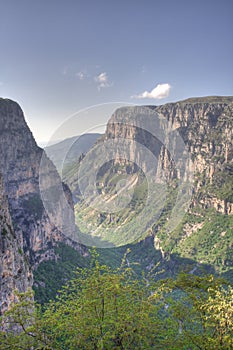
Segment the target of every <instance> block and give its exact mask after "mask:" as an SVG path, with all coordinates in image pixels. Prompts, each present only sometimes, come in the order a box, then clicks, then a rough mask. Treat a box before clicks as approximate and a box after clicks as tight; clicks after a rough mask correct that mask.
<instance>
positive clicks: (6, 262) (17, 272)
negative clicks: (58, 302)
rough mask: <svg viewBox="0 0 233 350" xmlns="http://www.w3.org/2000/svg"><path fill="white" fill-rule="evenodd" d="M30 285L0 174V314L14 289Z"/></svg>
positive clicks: (28, 274) (29, 275)
mask: <svg viewBox="0 0 233 350" xmlns="http://www.w3.org/2000/svg"><path fill="white" fill-rule="evenodd" d="M31 285H32V273H31V270H30V267H29V262H28V260H27V258H26V256H25V254H24V250H23V236H22V234H19V233H18V236H16V234H15V232H14V228H13V225H12V220H11V216H10V212H9V204H8V199H7V195H6V193H5V189H4V185H3V181H2V177H1V176H0V315H1V314H2V313H3V312H4V311H5V310H7V309H8V307H9V305H10V303H11V302H12V301H14V298H15V296H14V291H15V290H18V291H19V292H25V291H26V290H27V288H28V287H31Z"/></svg>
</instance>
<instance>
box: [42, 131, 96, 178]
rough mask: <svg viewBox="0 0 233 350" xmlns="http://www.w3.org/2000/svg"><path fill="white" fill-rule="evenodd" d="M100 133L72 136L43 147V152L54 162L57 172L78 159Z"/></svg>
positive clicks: (60, 171)
mask: <svg viewBox="0 0 233 350" xmlns="http://www.w3.org/2000/svg"><path fill="white" fill-rule="evenodd" d="M100 137H101V134H98V133H93V134H84V135H81V136H74V137H70V138H68V139H65V140H63V141H61V142H58V143H56V144H54V145H51V146H48V147H45V152H46V154H47V155H48V157H49V158H50V159H51V160H52V161H53V163H54V164H55V166H56V168H57V170H58V172H59V173H60V174H61V173H62V168H63V167H64V166H66V167H67V166H68V165H70V164H73V163H75V162H77V161H78V159H79V157H80V156H81V155H82V154H85V153H87V152H88V151H89V149H90V148H91V147H92V146H93V145H94V144H95V142H96V141H97V139H98V138H100Z"/></svg>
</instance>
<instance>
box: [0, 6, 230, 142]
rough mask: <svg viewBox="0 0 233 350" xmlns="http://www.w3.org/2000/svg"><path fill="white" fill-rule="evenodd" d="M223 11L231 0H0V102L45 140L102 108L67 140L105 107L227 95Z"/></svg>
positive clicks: (103, 114)
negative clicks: (12, 105) (11, 104)
mask: <svg viewBox="0 0 233 350" xmlns="http://www.w3.org/2000/svg"><path fill="white" fill-rule="evenodd" d="M232 13H233V1H232V0H221V1H219V0H217V1H216V0H212V1H211V0H195V1H194V0H192V1H190V0H176V1H174V0H161V1H160V0H145V1H142V0H141V1H139V0H114V1H113V0H105V1H104V0H92V1H91V0H85V1H80V0H40V1H39V0H20V1H19V0H0V97H4V98H10V99H13V100H15V101H17V102H18V103H19V104H20V105H21V107H22V109H23V111H24V113H25V117H26V120H27V123H28V125H29V127H30V128H31V130H32V132H33V134H34V136H35V138H36V140H37V142H45V141H48V140H49V139H50V138H51V137H52V135H53V134H54V132H55V131H56V129H57V128H58V127H59V126H60V125H62V123H63V122H64V121H65V120H67V119H69V118H70V116H73V115H75V114H76V113H77V112H79V111H80V110H85V108H88V107H91V106H95V105H102V104H104V105H103V106H108V108H107V109H106V110H105V107H103V109H102V110H101V109H98V108H99V107H98V108H97V109H98V111H96V115H95V113H94V112H95V108H93V113H91V116H88V118H91V122H90V120H89V121H88V120H87V116H85V115H84V114H82V113H81V114H79V123H80V129H79V128H78V127H77V129H76V130H73V134H79V133H81V132H83V131H81V130H84V129H85V128H86V129H87V130H89V129H93V127H94V126H95V125H100V124H104V123H106V121H107V119H108V118H109V117H110V115H109V114H108V113H111V111H110V109H111V108H109V106H110V105H111V103H112V102H114V103H116V104H118V103H119V102H123V103H124V104H145V105H151V104H153V105H160V104H164V103H167V102H175V101H178V100H182V99H185V98H189V97H194V96H208V95H232V94H233V21H232ZM119 105H120V104H119ZM113 106H114V108H115V104H113ZM98 113H99V115H98V116H97V114H98Z"/></svg>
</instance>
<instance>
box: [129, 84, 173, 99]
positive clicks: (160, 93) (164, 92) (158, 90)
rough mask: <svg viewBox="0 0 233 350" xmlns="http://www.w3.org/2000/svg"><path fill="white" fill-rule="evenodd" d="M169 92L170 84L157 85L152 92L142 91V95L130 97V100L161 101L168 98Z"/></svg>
mask: <svg viewBox="0 0 233 350" xmlns="http://www.w3.org/2000/svg"><path fill="white" fill-rule="evenodd" d="M170 90H171V85H170V84H168V83H166V84H158V85H156V87H155V88H154V89H153V90H151V91H144V92H143V93H142V94H139V95H136V96H132V98H154V99H158V100H161V99H163V98H166V97H168V96H169V93H170Z"/></svg>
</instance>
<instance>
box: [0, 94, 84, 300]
mask: <svg viewBox="0 0 233 350" xmlns="http://www.w3.org/2000/svg"><path fill="white" fill-rule="evenodd" d="M0 154H1V157H0V173H1V174H2V178H1V188H0V198H1V203H2V208H1V211H2V214H1V221H0V224H1V248H2V255H1V259H2V262H3V263H2V265H1V269H2V270H1V275H2V281H1V282H0V285H1V288H2V293H3V294H2V299H3V301H4V303H5V304H8V300H10V299H12V298H13V297H12V290H13V289H14V288H17V289H19V290H20V291H25V290H26V288H27V287H28V286H31V285H32V276H31V274H30V272H29V268H28V264H27V263H26V261H27V260H28V261H29V263H30V264H31V265H32V266H33V265H35V264H37V263H38V262H41V261H43V260H44V259H46V258H48V256H50V255H51V254H50V250H51V251H52V247H53V245H54V244H55V243H56V242H58V241H62V242H64V243H67V244H71V245H72V244H73V243H72V241H71V239H70V237H71V236H72V234H74V232H75V222H74V213H73V202H72V196H71V193H70V190H69V188H68V187H67V186H66V185H64V184H62V183H61V179H60V177H59V175H58V173H57V171H56V168H55V166H54V165H53V163H52V162H51V161H50V160H49V159H48V158H47V156H46V155H45V154H44V152H43V150H42V149H41V148H39V147H38V146H37V145H36V142H35V140H34V138H33V135H32V133H31V131H30V130H29V128H28V126H27V124H26V122H25V119H24V115H23V112H22V110H21V108H20V107H19V105H18V104H17V103H16V102H13V101H11V100H6V99H0ZM42 159H43V167H41V166H40V164H41V160H42ZM56 186H58V187H59V188H60V189H61V191H60V192H58V193H57V191H56V190H57V188H58V187H56ZM43 192H45V194H44V193H43ZM48 193H53V196H50V197H49V198H48ZM6 195H7V198H6ZM45 203H47V205H46V208H45V206H44V204H45ZM74 246H75V248H77V249H80V250H82V248H80V246H79V245H78V244H74ZM41 251H43V254H41ZM46 252H47V254H46ZM52 255H53V254H52Z"/></svg>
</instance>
